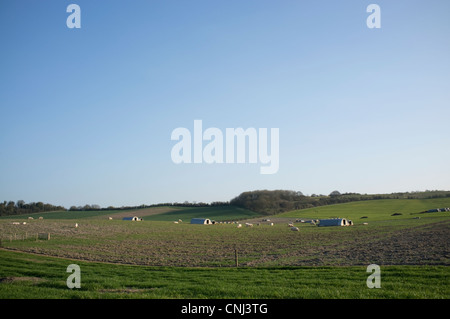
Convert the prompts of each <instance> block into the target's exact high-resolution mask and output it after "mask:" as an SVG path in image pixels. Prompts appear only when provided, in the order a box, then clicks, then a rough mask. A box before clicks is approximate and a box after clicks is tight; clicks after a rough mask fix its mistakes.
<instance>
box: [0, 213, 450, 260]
mask: <svg viewBox="0 0 450 319" xmlns="http://www.w3.org/2000/svg"><path fill="white" fill-rule="evenodd" d="M2 226H3V227H5V226H6V224H5V223H3V224H0V230H2V231H3V230H4V229H2ZM27 226H29V227H28V228H27V230H28V231H30V232H31V231H37V232H51V233H52V239H51V240H50V241H48V242H47V241H35V240H28V241H27V240H25V241H13V242H12V243H9V242H7V241H4V246H5V248H8V249H14V250H19V251H24V252H30V253H37V254H41V255H48V256H54V257H62V258H70V259H77V260H86V261H95V262H107V263H119V264H133V265H147V266H179V267H232V266H234V265H235V260H234V256H235V255H234V250H235V249H237V251H238V257H239V264H240V265H241V266H248V267H265V266H356V265H368V264H371V263H376V264H379V265H447V266H448V265H450V249H449V243H450V235H449V230H450V221H448V220H445V221H440V222H433V223H427V224H422V225H420V226H408V227H407V226H404V227H390V226H389V227H388V226H383V227H373V228H372V227H367V226H363V225H358V226H353V227H344V228H337V229H333V230H329V229H328V230H325V229H323V228H322V229H318V228H316V227H314V226H310V225H308V226H302V227H301V231H300V232H291V231H289V230H288V229H287V228H286V226H285V225H276V226H274V227H270V226H268V225H261V226H259V227H258V226H255V227H253V228H251V229H250V228H248V229H247V228H243V229H237V228H236V227H235V226H234V225H215V226H201V225H188V224H184V225H174V224H172V223H162V224H161V223H160V224H154V223H147V224H146V222H140V223H128V224H123V223H122V222H120V221H116V222H111V223H110V222H108V221H92V222H91V221H87V220H86V221H85V222H82V223H80V227H79V228H76V229H75V228H74V227H73V223H72V222H68V221H34V222H33V223H30V225H27Z"/></svg>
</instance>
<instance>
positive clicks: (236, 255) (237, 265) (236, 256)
mask: <svg viewBox="0 0 450 319" xmlns="http://www.w3.org/2000/svg"><path fill="white" fill-rule="evenodd" d="M234 260H235V262H236V267H239V259H238V251H237V249H236V248H235V249H234Z"/></svg>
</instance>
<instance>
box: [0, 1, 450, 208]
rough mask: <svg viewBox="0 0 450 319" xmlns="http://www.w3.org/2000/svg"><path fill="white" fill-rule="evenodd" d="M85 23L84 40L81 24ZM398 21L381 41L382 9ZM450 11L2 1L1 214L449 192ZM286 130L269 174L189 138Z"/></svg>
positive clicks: (400, 4) (401, 5) (384, 28)
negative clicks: (372, 15) (200, 148)
mask: <svg viewBox="0 0 450 319" xmlns="http://www.w3.org/2000/svg"><path fill="white" fill-rule="evenodd" d="M71 3H76V4H78V5H79V6H80V7H81V29H69V28H67V26H66V19H67V17H68V16H69V13H67V12H66V7H67V6H68V5H69V4H71ZM371 3H376V4H378V5H379V6H380V7H381V29H369V28H367V26H366V18H367V17H368V15H369V13H367V12H366V7H367V6H368V5H369V4H371ZM449 13H450V1H447V0H440V1H439V0H431V1H414V0H408V1H400V0H398V1H381V0H374V1H361V0H353V1H352V0H345V1H331V0H330V1H312V0H311V1H299V0H296V1H294V0H289V1H288V0H280V1H273V0H270V1H269V0H227V1H224V0H217V1H216V0H214V1H212V0H207V1H206V0H205V1H197V0H182V1H181V0H179V1H173V0H167V1H156V0H146V1H124V0H121V1H87V0H71V1H63V0H51V1H50V0H48V1H31V0H29V1H24V0H2V1H1V2H0V39H1V41H0V119H1V124H0V200H1V201H3V200H14V201H17V200H24V201H25V202H33V201H43V202H47V203H51V204H55V205H63V206H65V207H70V206H71V205H76V206H78V205H84V204H98V205H100V206H109V205H113V206H122V205H140V204H153V203H159V202H183V201H185V200H187V201H204V202H210V201H216V200H230V199H231V198H233V197H234V196H237V195H238V194H239V193H241V192H243V191H247V190H255V189H291V190H298V191H302V192H303V193H304V194H312V193H316V194H329V193H330V192H331V191H333V190H339V191H341V192H360V193H390V192H396V191H415V190H425V189H445V190H449V189H450V165H449V164H450V131H449V127H450V36H449V35H450V19H449ZM195 119H201V120H202V121H203V126H204V128H207V127H216V128H219V129H221V130H224V131H225V128H237V127H243V128H249V127H254V128H279V130H280V154H279V159H280V167H279V171H278V173H277V174H273V175H261V174H259V167H260V164H212V165H207V164H180V165H176V164H174V163H173V162H172V160H171V157H170V152H171V149H172V147H173V145H174V144H175V142H174V141H171V139H170V136H171V132H172V130H174V129H175V128H177V127H186V128H188V129H191V130H192V129H193V123H194V120H195Z"/></svg>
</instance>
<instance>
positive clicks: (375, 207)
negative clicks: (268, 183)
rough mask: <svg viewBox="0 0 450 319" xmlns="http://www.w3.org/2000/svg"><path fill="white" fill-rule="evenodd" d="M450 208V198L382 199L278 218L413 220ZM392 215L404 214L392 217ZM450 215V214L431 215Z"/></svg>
mask: <svg viewBox="0 0 450 319" xmlns="http://www.w3.org/2000/svg"><path fill="white" fill-rule="evenodd" d="M442 207H450V198H436V199H380V200H369V201H358V202H350V203H344V204H335V205H328V206H320V207H314V208H308V209H301V210H295V211H290V212H286V213H282V214H279V215H277V216H278V217H292V218H305V219H306V218H313V219H320V218H333V217H342V218H348V219H351V220H353V221H354V222H357V221H360V220H365V218H364V217H368V218H367V219H368V220H390V219H401V218H412V217H420V216H426V215H428V214H417V213H420V212H422V211H426V210H429V209H433V208H442ZM392 214H402V215H396V216H392ZM430 214H434V215H433V216H436V214H442V215H450V213H449V212H444V213H430Z"/></svg>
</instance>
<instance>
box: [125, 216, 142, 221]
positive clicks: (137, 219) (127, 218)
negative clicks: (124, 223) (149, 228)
mask: <svg viewBox="0 0 450 319" xmlns="http://www.w3.org/2000/svg"><path fill="white" fill-rule="evenodd" d="M122 220H132V221H134V222H136V221H140V220H142V219H141V218H139V217H137V216H133V217H124V218H123V219H122Z"/></svg>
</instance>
